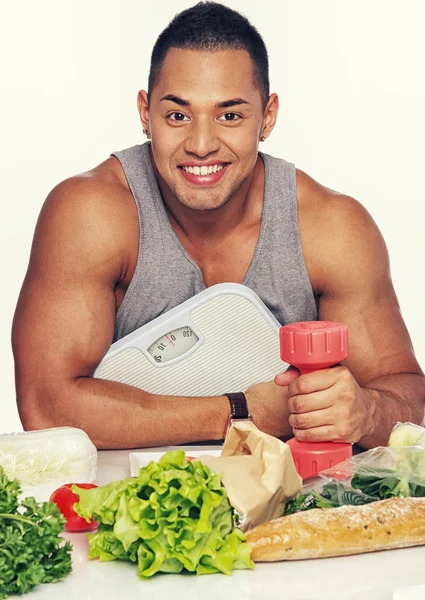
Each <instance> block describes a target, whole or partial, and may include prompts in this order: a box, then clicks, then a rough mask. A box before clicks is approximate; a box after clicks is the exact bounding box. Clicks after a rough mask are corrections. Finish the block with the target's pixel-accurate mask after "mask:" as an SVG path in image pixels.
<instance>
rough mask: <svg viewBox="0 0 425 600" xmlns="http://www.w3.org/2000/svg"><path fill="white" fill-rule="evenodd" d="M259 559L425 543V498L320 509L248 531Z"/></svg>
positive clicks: (283, 558)
mask: <svg viewBox="0 0 425 600" xmlns="http://www.w3.org/2000/svg"><path fill="white" fill-rule="evenodd" d="M246 537H247V542H248V543H249V544H250V546H251V547H252V554H251V558H252V559H253V560H254V561H258V562H262V561H267V562H269V561H277V560H298V559H305V558H324V557H330V556H346V555H348V554H361V553H363V552H375V551H377V550H389V549H391V548H405V547H407V546H419V545H421V544H425V498H390V499H388V500H380V501H377V502H371V503H370V504H364V505H362V506H351V505H347V506H340V507H338V508H314V509H311V510H307V511H304V512H298V513H295V514H292V515H288V516H286V517H280V518H279V519H275V520H274V521H270V522H268V523H263V524H262V525H259V526H258V527H255V529H252V530H251V531H249V532H248V533H247V534H246Z"/></svg>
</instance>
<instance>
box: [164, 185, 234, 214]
mask: <svg viewBox="0 0 425 600" xmlns="http://www.w3.org/2000/svg"><path fill="white" fill-rule="evenodd" d="M176 197H177V200H178V201H179V202H180V204H181V205H182V206H185V207H186V208H190V209H191V210H199V211H204V212H208V211H213V210H217V209H219V208H221V207H222V206H224V205H225V204H226V202H227V201H228V200H229V198H230V195H220V196H215V197H211V192H210V193H208V191H207V190H203V191H202V193H195V194H194V195H192V196H190V197H188V196H187V195H185V194H177V196H176Z"/></svg>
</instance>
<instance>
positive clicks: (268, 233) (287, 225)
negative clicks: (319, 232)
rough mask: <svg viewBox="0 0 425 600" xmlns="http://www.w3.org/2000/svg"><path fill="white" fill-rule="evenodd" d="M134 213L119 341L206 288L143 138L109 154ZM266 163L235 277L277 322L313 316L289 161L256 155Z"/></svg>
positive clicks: (119, 315) (117, 324) (117, 327)
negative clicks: (250, 239)
mask: <svg viewBox="0 0 425 600" xmlns="http://www.w3.org/2000/svg"><path fill="white" fill-rule="evenodd" d="M112 156H115V157H116V158H117V159H118V160H119V161H120V163H121V165H122V167H123V169H124V173H125V176H126V178H127V181H128V184H129V187H130V190H131V193H132V194H133V197H134V201H135V203H136V206H137V211H138V214H139V227H140V240H139V255H138V259H137V264H136V269H135V271H134V274H133V278H132V280H131V282H130V285H129V286H128V289H127V292H126V294H125V297H124V299H123V301H122V303H121V305H120V307H119V309H118V311H117V314H116V321H115V338H114V341H116V340H119V339H120V338H122V337H124V336H125V335H127V334H129V333H131V332H132V331H134V330H135V329H137V328H138V327H141V326H142V325H145V324H146V323H148V322H149V321H152V319H155V317H158V316H159V315H162V314H163V313H165V312H166V311H168V310H170V309H171V308H174V307H175V306H177V305H178V304H181V303H182V302H184V301H185V300H188V299H189V298H191V297H192V296H194V295H195V294H197V293H199V292H201V291H202V290H204V289H205V287H206V286H205V282H204V279H203V276H202V272H201V270H200V268H199V267H198V265H197V264H196V263H195V262H194V261H193V260H192V258H191V257H190V256H189V254H188V253H187V252H186V250H185V249H184V248H183V246H182V244H181V242H180V240H179V239H178V237H177V235H176V233H175V231H174V229H173V227H172V225H171V222H170V220H169V218H168V216H167V213H166V211H165V207H164V204H163V202H162V198H161V194H160V191H159V187H158V184H157V180H156V178H155V173H154V170H153V166H152V162H151V158H150V143H149V142H146V143H145V144H143V145H138V146H133V147H132V148H128V149H126V150H122V151H120V152H114V153H113V154H112ZM260 156H261V158H262V159H263V162H264V166H265V193H264V207H263V215H262V222H261V227H260V234H259V237H258V241H257V246H256V249H255V252H254V256H253V258H252V262H251V264H250V266H249V268H248V271H247V272H246V274H245V277H244V279H243V281H242V284H243V285H246V286H247V287H249V288H251V289H252V290H253V291H254V292H256V294H257V295H258V296H259V297H260V298H261V299H262V300H263V302H264V303H265V305H266V306H267V307H268V308H269V310H270V311H271V312H272V313H273V314H274V316H275V317H276V319H277V320H278V321H279V322H280V323H281V325H284V324H286V323H293V322H295V321H311V320H316V319H317V309H316V303H315V300H314V294H313V290H312V288H311V284H310V280H309V277H308V274H307V269H306V266H305V262H304V255H303V251H302V247H301V240H300V234H299V227H298V214H297V200H296V189H295V187H296V180H295V167H294V165H293V164H290V163H287V162H286V161H284V160H282V159H279V158H274V157H272V156H269V155H268V154H264V153H260Z"/></svg>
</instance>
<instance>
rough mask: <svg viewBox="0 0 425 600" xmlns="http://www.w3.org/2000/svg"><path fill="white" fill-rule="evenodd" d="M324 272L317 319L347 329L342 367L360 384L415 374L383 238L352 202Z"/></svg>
mask: <svg viewBox="0 0 425 600" xmlns="http://www.w3.org/2000/svg"><path fill="white" fill-rule="evenodd" d="M325 264H326V266H325V267H324V268H323V284H322V292H321V295H320V299H319V318H320V319H322V320H332V321H338V322H343V323H346V324H347V325H348V328H349V358H348V359H347V361H346V362H345V363H344V364H346V366H347V367H348V368H349V369H350V370H351V372H352V373H353V375H354V376H355V377H356V379H357V381H358V382H359V383H360V384H362V385H364V384H366V383H368V382H370V381H371V380H373V379H375V378H377V377H380V376H382V375H389V374H392V373H403V372H404V373H412V372H414V373H418V372H420V368H419V365H418V363H417V361H416V359H415V356H414V353H413V349H412V345H411V340H410V337H409V334H408V331H407V328H406V325H405V323H404V321H403V318H402V315H401V311H400V306H399V303H398V300H397V296H396V293H395V291H394V287H393V284H392V281H391V275H390V266H389V257H388V252H387V248H386V246H385V242H384V240H383V238H382V235H381V233H380V232H379V230H378V228H377V227H376V225H375V223H374V222H373V220H372V218H371V217H370V216H369V215H368V214H367V212H366V211H365V209H363V207H361V206H360V205H358V204H357V203H353V204H352V205H350V206H349V217H348V218H347V219H345V223H344V219H342V223H339V227H338V228H337V231H336V232H335V233H334V235H333V237H332V240H331V241H329V246H328V258H327V261H326V263H325Z"/></svg>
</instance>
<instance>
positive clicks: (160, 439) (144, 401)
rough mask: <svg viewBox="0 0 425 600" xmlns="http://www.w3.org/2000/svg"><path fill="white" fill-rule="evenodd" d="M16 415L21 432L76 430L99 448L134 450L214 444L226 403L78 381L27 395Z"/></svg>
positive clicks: (90, 380) (226, 412)
mask: <svg viewBox="0 0 425 600" xmlns="http://www.w3.org/2000/svg"><path fill="white" fill-rule="evenodd" d="M64 388H65V386H64ZM37 397H38V398H43V402H42V403H41V402H40V401H39V400H37ZM20 414H21V420H22V422H23V425H24V428H25V429H40V428H44V427H59V426H71V427H78V428H80V429H83V430H84V431H85V432H86V433H87V434H88V435H89V437H90V438H91V440H92V441H93V443H94V444H95V445H96V446H97V447H98V448H100V449H106V448H138V447H152V446H165V445H175V444H185V443H190V442H196V441H202V440H220V439H221V438H222V436H223V432H224V429H225V424H226V421H227V418H228V415H229V403H228V400H227V398H226V397H224V396H218V397H208V398H181V397H175V396H161V395H153V394H148V393H146V392H144V391H142V390H139V389H137V388H134V387H132V386H128V385H125V384H122V383H117V382H114V381H106V380H101V379H93V378H90V377H80V378H77V379H75V380H73V381H72V382H71V383H69V384H68V385H67V386H66V390H65V391H60V390H58V389H56V390H55V391H52V390H50V391H49V390H44V391H43V392H40V391H39V392H38V394H36V393H35V392H33V394H32V398H31V397H27V398H26V399H22V400H21V402H20Z"/></svg>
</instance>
